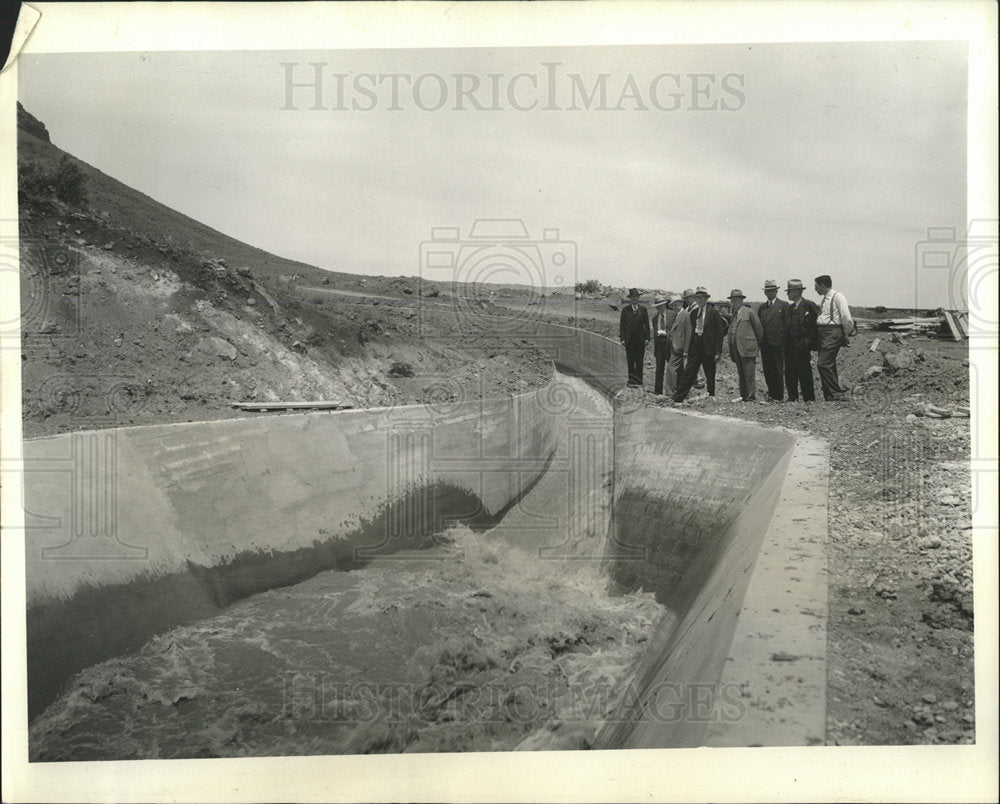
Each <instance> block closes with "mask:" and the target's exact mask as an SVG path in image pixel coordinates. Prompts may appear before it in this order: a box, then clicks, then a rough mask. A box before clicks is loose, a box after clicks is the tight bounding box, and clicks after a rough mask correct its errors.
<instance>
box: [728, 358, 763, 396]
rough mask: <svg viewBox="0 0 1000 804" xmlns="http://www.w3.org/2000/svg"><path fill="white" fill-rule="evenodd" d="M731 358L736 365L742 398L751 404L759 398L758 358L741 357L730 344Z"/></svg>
mask: <svg viewBox="0 0 1000 804" xmlns="http://www.w3.org/2000/svg"><path fill="white" fill-rule="evenodd" d="M729 356H730V357H731V358H732V359H733V363H735V364H736V376H737V378H738V379H739V381H740V398H741V399H742V400H743V401H744V402H750V401H752V400H754V399H756V398H757V358H756V357H741V356H740V353H739V352H737V351H736V346H735V345H734V344H729Z"/></svg>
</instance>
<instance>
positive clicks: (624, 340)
mask: <svg viewBox="0 0 1000 804" xmlns="http://www.w3.org/2000/svg"><path fill="white" fill-rule="evenodd" d="M639 295H640V294H639V291H638V290H637V289H636V288H631V289H630V290H629V292H628V304H626V305H625V306H624V307H622V313H621V319H620V322H619V325H618V340H620V341H621V344H622V346H624V347H625V360H626V361H627V363H628V384H629V386H630V387H632V386H637V387H639V388H642V361H643V358H644V357H645V356H646V344H647V343H649V313H648V312H646V308H645V307H643V306H642V305H641V304H639Z"/></svg>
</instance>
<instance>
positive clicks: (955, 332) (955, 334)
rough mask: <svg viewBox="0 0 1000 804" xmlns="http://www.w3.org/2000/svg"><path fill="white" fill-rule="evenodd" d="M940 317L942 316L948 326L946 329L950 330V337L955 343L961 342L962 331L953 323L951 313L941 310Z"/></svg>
mask: <svg viewBox="0 0 1000 804" xmlns="http://www.w3.org/2000/svg"><path fill="white" fill-rule="evenodd" d="M941 315H942V316H944V322H945V323H946V324H947V325H948V329H950V330H951V337H952V338H953V339H954V340H956V341H960V340H962V331H961V330H960V329H959V328H958V324H956V323H955V319H954V317H953V316H952V314H951V311H950V310H942V311H941Z"/></svg>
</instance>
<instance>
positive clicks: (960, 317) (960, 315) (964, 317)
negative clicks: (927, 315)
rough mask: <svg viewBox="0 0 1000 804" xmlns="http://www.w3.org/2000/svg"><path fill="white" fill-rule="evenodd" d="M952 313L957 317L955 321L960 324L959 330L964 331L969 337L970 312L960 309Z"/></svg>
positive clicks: (965, 335)
mask: <svg viewBox="0 0 1000 804" xmlns="http://www.w3.org/2000/svg"><path fill="white" fill-rule="evenodd" d="M952 315H953V316H954V318H955V323H956V324H958V329H959V332H961V333H962V336H963V337H965V338H968V337H969V314H968V313H966V312H964V311H962V310H959V311H957V312H955V313H952Z"/></svg>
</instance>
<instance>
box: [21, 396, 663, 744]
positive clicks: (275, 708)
mask: <svg viewBox="0 0 1000 804" xmlns="http://www.w3.org/2000/svg"><path fill="white" fill-rule="evenodd" d="M549 403H550V404H551V405H552V410H553V413H555V414H556V415H558V417H559V420H560V422H561V423H562V425H561V428H560V429H561V430H562V432H561V433H560V438H559V448H558V451H557V454H556V456H555V458H554V460H553V462H552V464H551V466H550V469H549V471H548V472H547V473H546V475H545V476H544V477H543V478H542V479H541V480H540V481H539V482H538V483H537V484H536V485H535V487H534V488H533V489H532V490H531V492H529V493H528V494H527V495H526V496H525V497H524V498H523V499H522V500H521V501H520V502H519V503H518V504H517V505H516V506H515V507H514V508H513V509H512V510H511V511H509V512H508V513H507V515H506V517H505V518H504V520H503V522H502V523H501V524H500V525H498V526H497V527H496V528H494V529H493V530H491V531H487V532H484V533H473V532H472V531H470V530H469V529H468V528H466V527H464V526H456V527H453V528H450V529H449V530H447V531H446V532H445V533H443V534H442V535H441V540H440V542H441V543H440V544H438V545H437V546H436V547H434V548H432V549H429V550H422V551H415V552H407V553H397V554H395V555H393V556H390V557H386V558H381V559H378V560H376V561H374V562H372V563H371V564H369V565H367V566H366V567H364V568H363V569H359V570H356V571H352V572H346V573H345V572H338V571H330V572H324V573H321V574H319V575H317V576H315V577H313V578H311V579H309V580H307V581H304V582H302V583H300V584H298V585H296V586H294V587H288V588H283V589H275V590H271V591H269V592H266V593H263V594H259V595H255V596H253V597H251V598H249V599H247V600H244V601H241V602H239V603H237V604H234V605H233V606H231V607H229V608H228V609H227V610H225V611H224V612H222V613H220V614H218V615H217V616H215V617H212V618H210V619H207V620H204V621H202V622H199V623H196V624H193V625H189V626H183V627H178V628H175V629H173V630H171V631H169V632H168V633H165V634H162V635H160V636H158V637H156V638H154V639H152V640H150V641H149V642H148V643H147V644H146V645H145V646H144V647H143V648H142V649H141V650H139V651H138V652H136V653H135V654H132V655H129V656H124V657H120V658H116V659H113V660H110V661H107V662H103V663H101V664H99V665H96V666H94V667H91V668H88V669H87V670H85V671H83V672H81V673H79V674H78V675H77V676H75V677H74V678H72V679H71V680H70V681H69V683H68V684H67V686H66V688H65V690H64V691H63V693H62V694H61V695H60V696H59V698H58V699H57V700H56V701H55V702H54V703H53V704H52V705H51V706H50V707H49V708H48V709H47V710H46V711H45V712H44V713H42V714H41V715H40V716H39V717H38V718H36V719H35V721H34V722H33V723H32V724H31V728H30V755H31V758H32V759H33V760H43V761H44V760H86V759H126V758H175V757H204V756H263V755H291V754H336V753H359V752H386V751H389V752H399V751H419V752H426V751H463V750H509V749H513V748H518V747H519V748H522V749H531V748H579V747H587V746H589V744H590V742H591V740H592V739H593V735H594V734H595V732H596V729H597V728H598V726H599V724H600V722H601V721H602V719H603V718H604V717H605V716H606V714H607V713H608V711H609V710H610V709H611V708H613V707H614V705H615V702H616V700H617V698H618V697H619V696H620V695H621V694H622V681H623V679H624V678H626V677H627V675H628V671H629V668H630V667H631V666H632V665H633V664H634V662H635V660H636V658H637V657H638V654H639V653H640V652H641V650H642V648H643V647H644V643H645V641H646V640H647V639H648V638H649V637H650V636H651V634H652V632H653V629H654V628H655V625H656V623H657V622H658V621H659V619H660V618H661V617H662V615H663V609H662V608H661V607H660V606H658V605H657V604H656V603H655V602H654V601H653V600H652V595H645V594H634V595H627V596H622V597H609V596H608V595H607V594H606V592H605V575H604V572H603V571H602V561H601V559H602V556H603V555H604V550H605V538H606V534H607V532H608V519H609V516H610V494H611V475H610V473H611V470H612V461H613V456H612V450H611V413H610V406H609V405H608V403H607V402H606V400H604V399H603V397H601V396H600V395H599V394H597V393H596V392H594V391H593V390H592V389H590V388H589V387H588V386H587V385H586V384H585V383H583V382H582V381H578V380H573V379H570V378H563V380H562V382H561V383H559V384H558V385H556V386H555V388H554V389H553V390H552V391H551V392H550V399H549Z"/></svg>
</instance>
